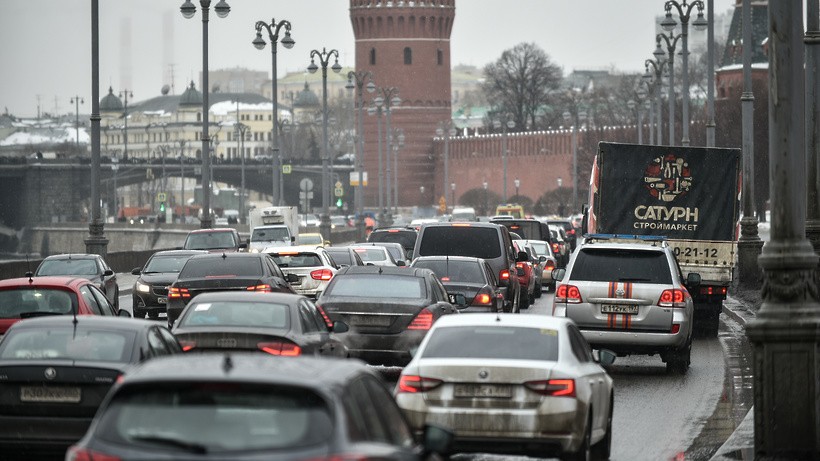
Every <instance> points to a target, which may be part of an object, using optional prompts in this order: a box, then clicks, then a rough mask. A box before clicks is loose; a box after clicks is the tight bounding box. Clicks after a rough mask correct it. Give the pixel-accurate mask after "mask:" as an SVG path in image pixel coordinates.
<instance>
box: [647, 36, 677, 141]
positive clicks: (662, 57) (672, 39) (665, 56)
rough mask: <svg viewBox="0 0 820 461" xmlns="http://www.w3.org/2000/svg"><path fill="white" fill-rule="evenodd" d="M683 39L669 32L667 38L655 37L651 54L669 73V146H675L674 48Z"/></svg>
mask: <svg viewBox="0 0 820 461" xmlns="http://www.w3.org/2000/svg"><path fill="white" fill-rule="evenodd" d="M681 37H683V34H678V35H674V34H672V32H669V36H668V37H667V36H666V35H664V34H658V35H656V36H655V51H654V52H652V54H653V55H654V56H655V58H656V59H657V60H658V61H664V62H667V63H668V64H667V69H666V70H667V71H668V73H669V97H668V99H669V145H670V146H674V145H675V48H676V47H677V45H678V40H680V39H681ZM661 40H663V41H664V43H666V51H663V48H661ZM658 141H659V142H658V143H659V144H660V140H658Z"/></svg>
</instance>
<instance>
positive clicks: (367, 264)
mask: <svg viewBox="0 0 820 461" xmlns="http://www.w3.org/2000/svg"><path fill="white" fill-rule="evenodd" d="M365 266H375V264H373V263H366V264H365Z"/></svg>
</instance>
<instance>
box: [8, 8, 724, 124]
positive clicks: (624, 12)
mask: <svg viewBox="0 0 820 461" xmlns="http://www.w3.org/2000/svg"><path fill="white" fill-rule="evenodd" d="M216 1H217V0H213V2H212V3H213V4H215V3H216ZM714 1H715V13H722V12H724V11H726V10H727V9H730V8H731V7H732V6H733V5H734V0H714ZM99 3H100V83H101V87H102V88H101V89H100V96H101V97H102V96H104V95H105V94H106V93H107V91H108V87H109V85H111V86H113V87H114V91H115V92H117V91H119V90H121V89H123V88H128V89H130V90H132V91H133V93H134V98H133V99H134V100H135V101H140V100H144V99H148V98H151V97H154V96H158V95H159V94H160V89H161V88H162V86H163V85H164V84H166V83H168V84H170V83H171V81H170V68H171V64H172V65H173V72H174V75H175V78H174V86H175V93H176V94H179V93H181V92H182V91H183V89H184V86H185V83H186V82H188V81H190V80H192V79H193V80H194V81H197V82H198V80H199V78H198V75H199V71H200V70H201V68H202V32H201V31H202V27H201V26H202V23H201V15H200V13H199V12H197V14H196V16H195V17H194V18H192V19H184V18H183V17H182V15H181V14H180V13H179V6H180V5H181V4H182V3H183V1H182V0H134V1H132V0H128V1H126V0H99ZM194 3H195V4H196V5H197V7H198V5H199V2H198V1H195V2H194ZM228 3H229V4H230V5H231V13H230V15H229V16H228V17H227V18H225V19H221V18H217V17H216V15H215V14H213V12H212V13H211V21H210V23H209V34H210V40H209V43H210V58H209V59H210V68H211V70H215V69H221V68H230V67H237V66H239V67H244V68H249V69H253V70H263V71H267V72H270V68H271V55H270V49H269V48H266V49H265V50H264V51H258V50H256V49H255V48H254V47H253V46H252V45H251V40H253V38H254V36H255V31H254V28H253V25H254V23H255V21H257V20H264V21H268V22H269V21H270V20H271V17H274V18H275V19H276V20H277V21H279V20H281V19H288V20H289V21H291V23H292V24H293V33H292V36H293V38H294V40H296V46H294V47H293V49H291V50H285V49H283V48H282V47H281V46H280V47H279V50H278V51H279V52H278V70H279V75H280V77H281V76H282V75H284V74H285V73H286V72H292V71H301V70H303V69H304V68H305V67H306V65H307V64H309V62H310V58H309V55H310V50H312V49H314V48H319V49H321V48H322V47H328V48H336V49H338V50H339V52H340V53H341V56H342V58H341V60H340V61H341V64H342V65H346V66H352V65H354V64H355V63H354V46H355V45H354V37H353V31H352V28H351V25H350V16H349V11H348V9H349V6H350V2H349V1H348V0H228ZM663 4H664V1H663V0H505V1H502V0H456V19H455V25H454V28H453V34H452V37H451V50H452V51H451V53H452V54H451V57H452V63H453V65H457V64H472V65H476V66H479V67H480V66H483V65H485V64H487V63H488V62H491V61H493V60H495V59H496V58H497V57H498V56H499V55H500V54H501V52H502V51H503V50H505V49H507V48H511V47H512V46H514V45H516V44H518V43H521V42H535V43H537V44H538V45H540V46H541V47H542V48H543V49H544V50H545V51H546V52H547V53H548V54H549V55H550V56H551V57H552V59H553V60H554V61H555V63H557V64H558V65H559V66H561V67H563V69H564V73H565V74H567V73H569V72H571V71H572V70H574V69H603V68H615V69H618V70H622V71H638V70H641V71H642V70H643V61H644V59H646V58H648V57H651V56H650V53H651V52H652V50H653V48H654V19H655V17H656V16H657V15H660V14H662V13H663ZM90 5H91V2H90V1H88V0H3V14H2V16H0V43H2V47H0V66H1V67H0V75H2V78H0V84H1V85H0V106H3V110H5V109H7V110H8V111H9V112H10V113H12V114H14V115H17V116H33V115H36V114H37V104H38V95H39V103H40V107H41V110H42V111H48V112H55V99H56V110H57V111H58V112H59V113H73V112H74V106H73V104H70V103H69V100H70V99H71V97H72V96H74V95H79V96H80V97H82V98H84V100H85V104H83V105H81V106H80V112H81V113H84V114H88V113H90V111H91V105H90V96H91V32H90V27H91V26H90V25H91V6H90ZM266 38H267V37H266ZM129 42H130V46H129V45H128V43H129ZM129 50H130V51H129Z"/></svg>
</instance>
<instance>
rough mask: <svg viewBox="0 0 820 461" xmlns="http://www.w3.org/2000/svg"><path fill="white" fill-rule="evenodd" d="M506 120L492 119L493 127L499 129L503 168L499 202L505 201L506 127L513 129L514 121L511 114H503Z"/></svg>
mask: <svg viewBox="0 0 820 461" xmlns="http://www.w3.org/2000/svg"><path fill="white" fill-rule="evenodd" d="M503 118H505V119H506V120H498V119H496V120H493V128H495V129H496V130H497V129H499V128H500V129H501V130H502V132H501V162H502V164H503V169H504V179H503V181H504V186H503V188H502V191H503V196H502V197H501V203H507V128H509V129H513V128H515V121H513V119H512V114H505V115H504V117H503Z"/></svg>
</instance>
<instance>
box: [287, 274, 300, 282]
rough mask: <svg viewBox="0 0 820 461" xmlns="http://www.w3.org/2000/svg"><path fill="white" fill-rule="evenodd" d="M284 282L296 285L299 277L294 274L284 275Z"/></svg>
mask: <svg viewBox="0 0 820 461" xmlns="http://www.w3.org/2000/svg"><path fill="white" fill-rule="evenodd" d="M285 281H287V282H288V283H296V282H298V281H299V276H298V275H296V274H285Z"/></svg>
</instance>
